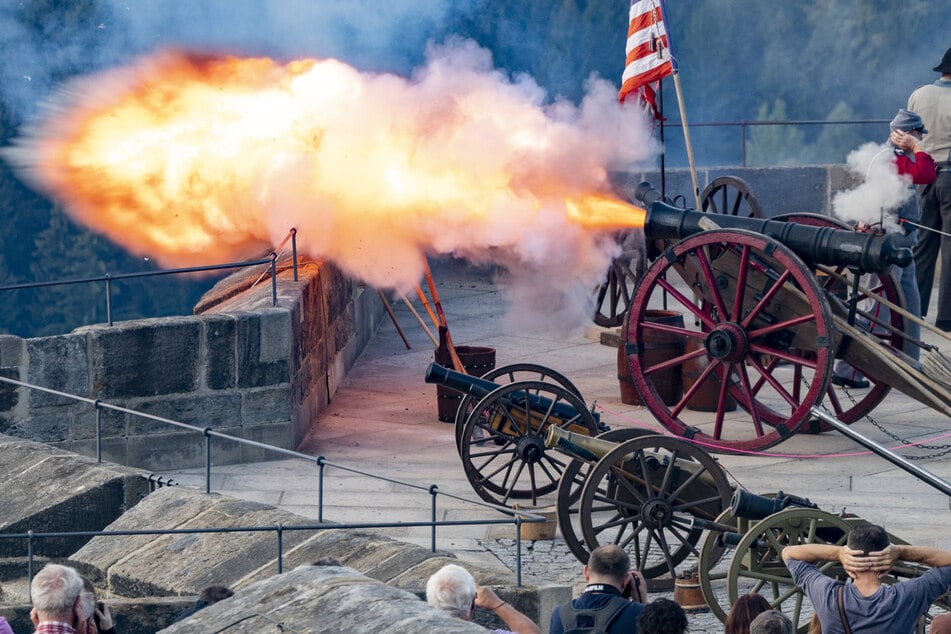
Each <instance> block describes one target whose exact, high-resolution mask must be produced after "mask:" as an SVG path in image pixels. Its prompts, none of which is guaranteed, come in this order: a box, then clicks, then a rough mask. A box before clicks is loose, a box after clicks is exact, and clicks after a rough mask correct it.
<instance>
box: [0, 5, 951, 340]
mask: <svg viewBox="0 0 951 634" xmlns="http://www.w3.org/2000/svg"><path fill="white" fill-rule="evenodd" d="M940 5H941V3H935V2H934V1H933V0H905V1H904V2H895V1H894V0H823V1H822V2H815V1H807V0H785V1H779V0H668V2H667V5H666V6H667V17H668V24H669V28H670V37H671V41H672V46H673V50H674V53H675V55H676V57H677V60H678V62H679V66H680V79H681V83H682V87H683V96H684V101H685V105H686V113H687V121H688V123H689V124H690V125H691V126H697V127H695V128H694V127H692V128H691V135H692V137H693V146H694V150H695V153H696V157H697V162H698V163H699V164H700V165H737V164H739V163H740V161H741V157H742V153H741V152H742V148H741V145H740V132H739V128H738V127H736V126H732V127H706V126H699V125H698V124H701V123H710V122H737V121H747V122H749V121H775V122H782V121H861V120H871V121H872V123H867V124H863V125H814V124H813V125H799V124H796V125H791V124H790V125H780V126H768V127H767V126H754V127H751V128H750V129H749V130H750V132H749V134H748V136H747V139H746V148H745V149H746V161H747V164H750V165H787V164H818V163H843V162H844V161H845V157H846V155H847V154H848V153H849V152H850V151H851V150H853V149H855V148H856V147H858V146H859V145H861V144H862V143H863V142H866V141H869V140H880V139H882V140H883V139H884V136H885V132H886V131H887V128H886V127H885V126H884V124H883V123H882V122H881V121H882V120H887V119H890V118H891V117H892V116H893V115H894V113H895V111H896V110H897V109H898V108H900V107H903V106H904V105H905V104H906V101H907V97H908V94H910V92H911V91H912V90H914V88H916V87H917V86H919V85H922V84H925V83H931V82H933V81H934V80H935V79H937V74H936V73H934V72H933V71H931V68H932V67H933V66H935V65H936V64H937V63H938V62H939V60H940V59H941V55H942V54H943V53H944V51H945V50H946V49H947V48H948V46H949V45H951V36H949V33H951V17H949V15H948V12H947V11H945V10H940V9H938V6H940ZM628 7H629V2H628V1H627V0H388V1H387V2H383V0H161V1H160V0H22V1H18V2H14V1H13V0H7V1H4V2H3V3H2V5H0V145H6V144H8V143H9V142H10V140H11V139H12V138H14V137H16V135H17V133H18V130H19V129H20V127H21V126H22V125H24V124H25V123H28V122H29V121H30V120H31V118H32V117H35V116H36V115H37V113H38V111H39V104H40V103H41V102H42V101H43V99H44V98H46V97H47V96H48V95H49V94H50V93H51V92H52V91H53V90H55V88H56V86H57V85H59V84H60V83H62V82H63V81H64V80H67V79H69V78H70V77H73V76H75V75H80V74H86V73H91V72H95V71H97V70H101V69H104V68H109V67H112V66H115V65H119V64H123V63H125V62H128V61H130V60H132V59H133V58H134V57H136V56H139V55H142V54H145V53H148V52H151V51H153V50H155V49H157V48H161V47H167V46H181V47H187V48H192V49H195V50H209V51H216V52H228V53H230V54H237V55H242V54H246V55H269V56H272V57H275V58H280V59H293V58H298V57H313V56H316V57H336V58H339V59H341V60H343V61H345V62H347V63H349V64H351V65H353V66H355V67H356V68H358V69H360V70H366V71H374V72H394V73H398V74H402V75H409V74H411V73H412V71H413V69H414V68H416V67H417V66H419V65H420V64H421V63H422V62H423V59H424V56H425V50H426V46H427V44H428V43H432V42H437V43H438V42H442V41H445V40H446V39H447V38H450V37H463V38H470V39H472V40H475V41H476V42H477V43H478V44H480V45H481V46H483V47H485V48H487V49H489V50H490V51H491V52H492V55H493V59H494V63H495V65H496V67H498V68H499V69H503V70H504V71H505V72H507V73H509V74H511V75H513V76H515V75H518V74H528V75H530V76H531V77H532V78H533V79H534V80H535V81H536V82H537V83H538V84H539V85H540V86H542V87H543V88H545V89H546V90H547V92H548V94H549V96H550V98H551V99H555V98H558V97H560V98H566V99H569V100H574V101H577V100H579V99H580V98H581V96H582V95H583V86H584V82H585V80H586V79H587V78H588V77H589V76H590V75H591V74H592V73H595V74H597V75H600V76H601V77H604V78H607V79H610V80H612V81H614V82H615V83H616V84H619V83H620V75H621V72H622V70H623V65H624V41H625V37H626V33H627V19H628V18H627V13H628ZM663 107H664V114H665V116H666V117H667V118H668V122H667V124H668V126H674V127H666V131H665V139H666V145H667V156H666V165H667V166H683V165H685V158H684V150H683V143H682V136H681V135H680V129H679V128H677V127H676V125H677V124H678V123H679V119H680V117H679V113H678V110H677V104H676V100H675V95H674V89H673V84H672V82H671V81H670V80H666V81H665V82H664V95H663ZM0 218H2V222H3V227H4V230H3V231H2V232H0V286H10V285H16V284H25V283H31V282H37V281H52V280H62V279H77V278H85V277H93V276H102V275H105V274H107V273H108V274H116V273H125V272H135V271H143V270H149V269H150V268H152V265H151V263H149V262H148V261H145V260H143V259H142V258H140V257H134V256H132V255H130V254H128V253H126V252H124V251H123V250H122V249H120V248H119V247H117V246H115V245H114V244H112V243H110V242H108V241H107V240H105V239H104V238H102V237H100V236H98V235H96V234H94V233H91V232H89V231H88V230H86V229H85V228H83V227H79V226H77V225H75V224H74V223H73V222H72V221H71V220H70V219H69V218H68V217H67V216H66V215H65V214H64V213H63V212H62V210H61V209H59V208H58V207H57V205H56V204H55V203H54V202H52V201H50V200H48V199H46V198H44V197H43V196H42V195H40V194H38V193H36V192H33V191H32V190H30V189H29V188H27V187H26V186H24V185H23V184H22V183H20V181H19V180H17V178H16V177H15V176H14V175H13V174H12V173H11V172H10V170H9V168H8V167H7V166H6V164H3V163H0ZM209 264H213V263H211V262H209ZM213 282H214V279H209V278H202V279H183V278H182V277H180V276H161V277H151V278H140V279H138V280H135V281H123V282H121V283H120V282H114V283H113V284H112V292H113V318H114V319H132V318H138V317H157V316H165V315H170V314H188V313H190V312H191V308H192V306H193V305H194V303H195V301H196V300H197V298H198V297H199V296H200V295H201V293H202V292H204V291H205V290H207V289H208V288H209V287H210V285H211V284H212V283H213ZM0 306H2V310H0V332H5V333H12V334H17V335H20V336H25V337H26V336H41V335H49V334H62V333H66V332H69V331H70V330H72V329H73V328H75V327H77V326H79V325H84V324H90V323H98V322H103V321H105V319H106V315H105V310H106V309H105V299H104V290H103V284H101V283H97V284H79V285H70V286H55V287H49V288H44V289H29V290H17V291H0Z"/></svg>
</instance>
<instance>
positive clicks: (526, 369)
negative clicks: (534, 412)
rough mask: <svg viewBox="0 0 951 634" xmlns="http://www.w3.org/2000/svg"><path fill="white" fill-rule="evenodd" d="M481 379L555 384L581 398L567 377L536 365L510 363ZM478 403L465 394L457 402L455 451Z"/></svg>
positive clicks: (458, 447)
mask: <svg viewBox="0 0 951 634" xmlns="http://www.w3.org/2000/svg"><path fill="white" fill-rule="evenodd" d="M481 378H483V379H485V380H487V381H492V382H493V383H497V384H499V385H503V384H506V383H515V382H516V381H545V382H547V383H555V384H557V385H560V386H561V387H563V388H565V389H566V390H568V391H569V392H571V393H572V394H575V395H576V396H577V397H578V398H581V392H580V391H579V390H578V388H577V387H575V384H574V383H572V382H571V381H570V380H569V379H568V377H566V376H565V375H563V374H561V373H560V372H556V371H555V370H552V369H551V368H546V367H545V366H543V365H538V364H536V363H512V364H509V365H503V366H501V367H498V368H494V369H492V370H489V371H488V372H486V373H485V374H483V375H482V377H481ZM477 402H479V399H478V398H477V397H475V396H472V395H471V394H465V395H464V396H463V397H462V400H461V401H460V402H459V407H458V409H456V451H457V452H459V453H460V454H461V453H462V433H463V431H464V430H465V428H466V421H468V420H469V415H470V414H472V408H473V407H475V404H476V403H477Z"/></svg>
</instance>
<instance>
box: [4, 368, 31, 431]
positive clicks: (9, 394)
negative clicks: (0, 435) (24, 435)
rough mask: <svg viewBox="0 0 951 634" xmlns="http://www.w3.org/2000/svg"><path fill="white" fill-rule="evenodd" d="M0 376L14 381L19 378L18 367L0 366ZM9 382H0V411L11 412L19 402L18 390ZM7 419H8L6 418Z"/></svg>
mask: <svg viewBox="0 0 951 634" xmlns="http://www.w3.org/2000/svg"><path fill="white" fill-rule="evenodd" d="M0 376H2V377H6V378H8V379H13V380H15V381H19V380H20V368H0ZM23 389H26V388H19V387H17V386H15V385H13V384H11V383H4V382H0V412H12V411H13V410H14V409H15V408H16V406H17V403H19V402H20V390H23ZM8 420H9V419H8ZM2 421H3V419H2V418H0V432H2V431H3V422H2Z"/></svg>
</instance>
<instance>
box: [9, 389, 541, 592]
mask: <svg viewBox="0 0 951 634" xmlns="http://www.w3.org/2000/svg"><path fill="white" fill-rule="evenodd" d="M0 383H8V384H10V385H15V386H17V387H23V388H26V389H31V390H39V391H40V392H45V393H47V394H52V395H55V396H60V397H63V398H68V399H72V400H74V401H79V402H82V403H87V404H89V405H92V406H93V407H94V408H95V409H96V460H97V462H99V463H101V462H102V425H101V416H100V412H101V410H102V409H109V410H113V411H116V412H121V413H125V414H130V415H132V416H138V417H141V418H145V419H148V420H153V421H156V422H160V423H164V424H167V425H172V426H174V427H178V428H181V429H187V430H191V431H194V432H197V433H201V434H202V436H203V437H204V438H205V493H211V466H212V464H211V463H212V461H211V456H212V451H211V439H212V438H220V439H224V440H228V441H229V442H236V443H239V444H244V445H248V446H251V447H255V448H258V449H264V450H266V451H273V452H276V453H279V454H283V455H286V456H290V457H292V458H300V459H303V460H307V461H309V462H313V463H314V464H315V465H316V466H317V469H318V493H317V514H318V515H317V521H318V522H320V524H318V526H319V527H320V528H321V529H325V528H335V529H336V528H396V527H399V528H405V527H423V526H429V527H431V529H432V533H431V547H430V550H431V551H432V552H436V528H437V527H439V526H470V525H471V526H479V525H492V524H513V523H514V525H515V568H516V569H515V577H516V585H517V586H518V587H521V585H522V538H521V525H522V524H523V523H531V524H534V523H539V522H544V521H546V519H545V518H544V517H542V516H540V515H536V514H534V513H532V512H531V511H526V510H524V509H512V508H509V507H506V506H500V505H497V504H491V503H489V502H486V501H485V500H474V499H470V498H466V497H462V496H459V495H455V494H452V493H446V492H443V491H440V490H439V487H438V486H437V485H436V484H429V485H421V484H418V483H415V482H409V481H406V480H399V479H396V478H391V477H389V476H381V475H378V474H374V473H371V472H369V471H363V470H360V469H356V468H354V467H349V466H347V465H344V464H340V463H334V462H331V461H329V460H327V459H326V458H325V457H324V456H312V455H310V454H305V453H301V452H299V451H295V450H293V449H285V448H283V447H277V446H274V445H268V444H266V443H262V442H259V441H256V440H249V439H246V438H239V437H237V436H231V435H229V434H225V433H223V432H219V431H215V430H213V429H211V428H210V427H199V426H197V425H192V424H190V423H183V422H181V421H176V420H173V419H171V418H165V417H162V416H155V415H154V414H147V413H145V412H140V411H137V410H134V409H130V408H127V407H122V406H119V405H113V404H112V403H107V402H104V401H102V400H100V399H93V398H89V397H86V396H79V395H77V394H71V393H69V392H63V391H60V390H54V389H52V388H48V387H43V386H41V385H34V384H31V383H26V382H24V381H19V380H17V379H12V378H8V377H4V376H0ZM127 466H128V465H127ZM328 466H329V467H334V468H337V469H340V470H342V471H347V472H349V473H353V474H357V475H362V476H365V477H369V478H373V479H376V480H382V481H384V482H388V483H391V484H397V485H400V486H405V487H408V488H411V489H418V490H420V491H426V492H427V494H428V495H429V496H430V498H431V519H430V520H429V521H427V522H390V523H364V524H332V525H325V524H323V522H324V512H323V508H324V499H323V497H324V473H325V469H326V467H328ZM152 477H154V474H150V476H149V478H150V481H151V479H152ZM439 495H443V496H445V497H447V498H450V499H453V500H457V501H459V502H464V503H466V504H474V505H476V506H480V507H483V508H486V509H489V510H493V511H496V512H499V513H502V514H504V515H508V516H509V517H510V519H495V520H489V519H485V520H451V521H446V520H443V521H437V520H436V516H437V513H436V498H437V496H439ZM288 528H291V529H292V530H296V528H293V527H286V526H285V527H283V530H287V529H288ZM306 528H313V526H312V525H303V526H302V529H306ZM174 530H182V531H184V530H188V529H174ZM174 530H173V529H169V530H168V531H163V532H162V534H164V533H166V532H174ZM229 530H230V529H229ZM234 530H254V531H258V530H274V529H273V528H267V529H265V528H259V527H254V528H248V527H245V528H242V529H234ZM193 532H229V531H226V530H225V529H220V530H219V529H193ZM90 534H95V535H100V534H102V535H106V534H112V533H111V532H108V531H71V532H69V533H65V535H79V536H85V535H90ZM115 534H139V533H138V532H129V531H117V532H116V533H115ZM141 534H153V533H151V532H148V531H147V532H144V533H141ZM10 535H11V534H6V535H4V534H2V533H0V538H5V537H9V536H10ZM15 535H16V536H19V537H21V538H23V537H30V536H33V537H35V536H38V535H43V536H55V537H61V536H63V535H62V534H58V533H57V534H47V533H34V532H33V531H28V532H27V533H22V534H21V533H17V534H15ZM32 546H33V541H32V539H30V541H29V549H28V558H29V560H30V566H31V570H32V561H33V547H32ZM30 578H31V579H32V574H31V576H30Z"/></svg>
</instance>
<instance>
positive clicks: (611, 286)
mask: <svg viewBox="0 0 951 634" xmlns="http://www.w3.org/2000/svg"><path fill="white" fill-rule="evenodd" d="M637 236H638V234H637V233H635V232H634V231H624V232H621V233H618V234H617V235H616V238H615V239H616V240H617V242H618V246H619V247H620V248H621V255H619V256H618V257H616V258H614V260H613V261H612V262H611V266H610V268H608V272H607V279H606V280H605V281H604V283H603V284H601V285H600V286H598V287H597V288H596V289H595V291H594V298H593V299H594V317H593V319H594V323H596V324H597V325H599V326H602V327H604V328H615V327H617V326H620V325H621V324H622V323H624V314H625V313H626V312H627V309H628V307H629V306H630V305H631V295H632V294H633V293H634V286H635V285H636V284H637V279H638V277H640V275H641V273H642V272H643V270H644V268H645V266H646V260H645V254H644V253H645V251H644V249H643V248H631V247H632V244H631V242H632V241H634V242H642V240H641V239H639V238H638V237H637Z"/></svg>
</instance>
